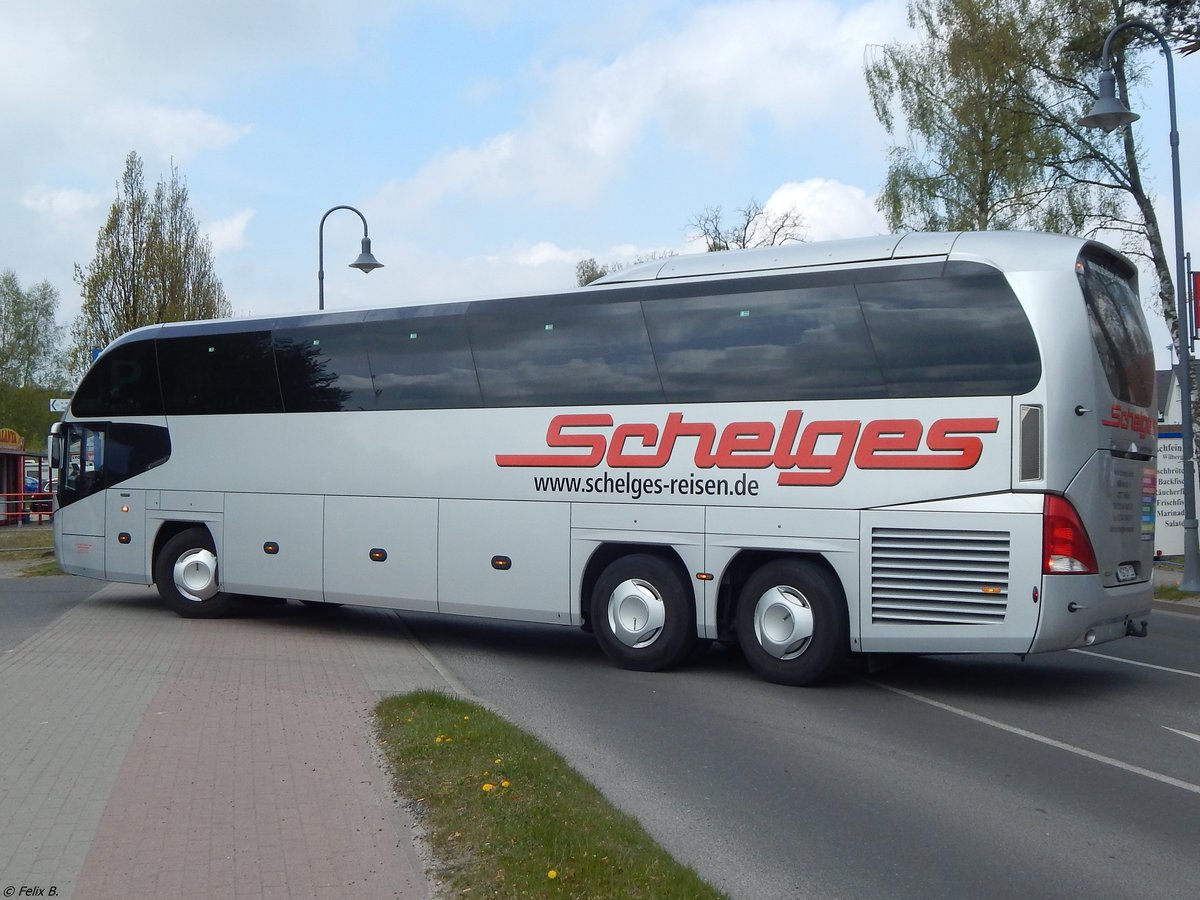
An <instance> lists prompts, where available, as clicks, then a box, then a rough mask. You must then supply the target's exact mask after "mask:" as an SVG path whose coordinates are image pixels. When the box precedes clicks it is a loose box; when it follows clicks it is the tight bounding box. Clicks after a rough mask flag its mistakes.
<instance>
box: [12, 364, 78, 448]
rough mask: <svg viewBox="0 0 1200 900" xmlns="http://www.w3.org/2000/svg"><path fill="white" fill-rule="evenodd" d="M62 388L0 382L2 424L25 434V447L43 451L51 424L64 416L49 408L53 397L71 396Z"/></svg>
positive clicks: (20, 433) (23, 435)
mask: <svg viewBox="0 0 1200 900" xmlns="http://www.w3.org/2000/svg"><path fill="white" fill-rule="evenodd" d="M69 393H70V392H69V391H64V390H63V389H62V388H42V387H34V386H29V387H24V386H19V385H12V384H9V383H8V382H6V381H5V382H0V426H3V427H5V428H12V429H14V430H15V431H16V432H17V433H18V434H19V435H21V436H22V437H23V438H25V449H26V450H27V451H29V452H31V453H40V452H42V451H44V450H45V449H46V435H47V433H49V431H50V425H51V424H52V423H54V422H57V421H58V420H59V419H61V418H62V414H61V413H52V412H50V400H51V398H53V397H66V396H69Z"/></svg>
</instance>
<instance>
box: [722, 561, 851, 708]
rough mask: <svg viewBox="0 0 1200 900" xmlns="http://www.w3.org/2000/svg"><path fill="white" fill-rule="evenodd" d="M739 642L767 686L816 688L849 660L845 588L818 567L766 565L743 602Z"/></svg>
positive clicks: (739, 608) (799, 563)
mask: <svg viewBox="0 0 1200 900" xmlns="http://www.w3.org/2000/svg"><path fill="white" fill-rule="evenodd" d="M737 637H738V644H740V645H741V648H742V653H743V654H744V655H745V657H746V661H747V662H748V663H750V666H751V668H753V669H754V671H756V672H757V673H758V674H759V675H760V676H762V677H763V678H764V679H766V680H767V681H771V682H774V683H775V684H789V685H807V684H816V683H817V682H819V681H822V680H824V679H826V678H828V677H829V676H830V675H832V674H833V673H834V672H835V671H836V670H837V668H838V667H839V666H840V665H841V664H842V663H843V662H844V661H845V660H846V659H847V657H848V656H849V652H850V622H849V615H848V610H847V608H846V600H845V596H844V595H843V593H842V590H841V585H839V584H838V581H837V579H836V577H835V576H834V575H833V573H831V572H830V571H829V570H827V569H825V568H823V567H821V566H819V565H816V564H815V563H811V562H804V561H801V560H791V559H780V560H775V561H774V562H770V563H767V564H766V565H765V566H763V567H762V568H761V569H759V570H758V571H757V572H755V573H754V574H753V575H752V576H751V577H750V578H749V579H748V580H747V581H746V584H745V586H744V587H743V588H742V591H741V594H740V595H739V597H738V604H737Z"/></svg>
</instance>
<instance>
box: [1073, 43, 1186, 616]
mask: <svg viewBox="0 0 1200 900" xmlns="http://www.w3.org/2000/svg"><path fill="white" fill-rule="evenodd" d="M1128 28H1139V29H1141V30H1142V31H1146V32H1149V33H1150V34H1152V35H1154V37H1155V38H1156V39H1157V40H1158V43H1159V46H1160V47H1162V52H1163V56H1165V57H1166V59H1167V93H1168V97H1169V100H1170V110H1171V188H1172V190H1173V192H1174V199H1175V312H1176V315H1177V316H1181V317H1182V316H1185V315H1186V310H1187V286H1186V284H1185V283H1184V282H1185V280H1186V270H1185V269H1184V264H1183V191H1182V190H1181V189H1180V186H1179V126H1178V123H1177V120H1176V116H1175V63H1174V61H1173V60H1172V59H1171V46H1170V45H1169V44H1168V43H1167V39H1166V38H1165V37H1163V36H1162V35H1161V34H1160V33H1159V32H1158V31H1156V30H1155V29H1154V28H1152V27H1151V26H1149V25H1147V24H1146V23H1145V22H1139V21H1136V20H1134V21H1130V22H1122V23H1121V24H1120V25H1118V26H1117V27H1116V28H1114V29H1113V30H1112V31H1110V32H1109V33H1108V37H1106V38H1105V39H1104V53H1103V55H1102V56H1101V60H1100V84H1099V95H1100V96H1099V98H1098V99H1097V100H1096V105H1095V106H1093V107H1092V111H1091V112H1090V113H1088V114H1087V115H1086V116H1084V117H1083V118H1082V119H1080V120H1079V124H1080V125H1083V126H1085V127H1087V128H1103V129H1104V130H1105V131H1106V132H1108V131H1112V130H1113V129H1114V128H1120V127H1121V126H1123V125H1129V124H1130V123H1132V122H1136V121H1137V120H1138V118H1140V117H1139V116H1138V114H1137V113H1134V112H1130V111H1129V109H1127V108H1126V106H1125V104H1124V103H1122V102H1121V101H1120V100H1118V99H1117V91H1116V79H1115V78H1114V76H1113V72H1112V57H1111V55H1110V52H1109V51H1110V49H1111V47H1112V42H1113V38H1115V37H1116V36H1117V35H1118V34H1120V33H1121V32H1122V31H1125V30H1126V29H1128ZM1186 328H1187V326H1186V322H1181V323H1180V326H1179V327H1178V328H1176V334H1175V343H1176V349H1177V351H1178V356H1179V393H1180V394H1181V397H1180V404H1179V407H1180V425H1181V426H1182V429H1183V580H1182V581H1181V582H1180V584H1179V587H1180V589H1181V590H1184V591H1189V592H1192V593H1196V592H1200V541H1198V540H1197V535H1196V465H1195V459H1194V457H1195V450H1196V439H1195V436H1194V435H1193V433H1192V352H1191V346H1190V341H1189V340H1188V337H1187V333H1186Z"/></svg>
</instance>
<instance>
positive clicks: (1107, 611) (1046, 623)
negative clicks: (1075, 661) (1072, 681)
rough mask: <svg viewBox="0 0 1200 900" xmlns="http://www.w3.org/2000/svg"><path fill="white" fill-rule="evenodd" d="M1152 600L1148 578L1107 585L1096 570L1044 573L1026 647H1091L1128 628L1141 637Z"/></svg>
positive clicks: (1034, 649) (1042, 650) (1040, 650)
mask: <svg viewBox="0 0 1200 900" xmlns="http://www.w3.org/2000/svg"><path fill="white" fill-rule="evenodd" d="M1153 601H1154V585H1153V584H1152V583H1151V582H1149V581H1144V582H1138V583H1136V584H1127V585H1121V586H1119V587H1109V588H1106V587H1103V586H1102V585H1101V584H1100V578H1099V576H1096V575H1049V576H1046V577H1045V578H1043V579H1042V597H1041V602H1042V614H1041V618H1040V621H1039V622H1038V629H1037V634H1036V635H1034V638H1033V644H1032V645H1031V646H1030V648H1029V652H1030V653H1045V652H1047V651H1049V650H1070V649H1072V648H1075V647H1090V646H1093V645H1095V644H1103V643H1105V642H1107V641H1115V640H1118V639H1119V638H1123V637H1125V636H1126V635H1131V634H1132V635H1137V636H1139V637H1145V634H1146V627H1147V622H1148V620H1149V618H1150V608H1151V606H1152V605H1153Z"/></svg>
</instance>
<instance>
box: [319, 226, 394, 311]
mask: <svg viewBox="0 0 1200 900" xmlns="http://www.w3.org/2000/svg"><path fill="white" fill-rule="evenodd" d="M337 209H348V210H350V212H352V213H354V214H355V215H356V216H358V217H359V218H360V219H362V223H363V237H362V252H361V253H359V254H358V259H356V260H355V261H354V262H352V263H350V268H352V269H358V270H359V271H360V272H362V273H363V274H364V275H369V274H370V273H371V272H373V271H375V270H376V269H382V268H383V263H381V262H380V261H379V260H377V259H376V258H375V257H374V256H373V255H372V254H371V239H370V238H369V237H368V236H367V217H366V216H364V215H363V214H362V213H360V212H359V211H358V210H357V209H355V208H354V207H353V206H335V207H333V208H331V209H328V210H326V211H325V215H323V216H321V227H320V228H318V229H317V309H324V308H325V220H326V219H328V218H329V214H330V213H331V212H333V211H334V210H337Z"/></svg>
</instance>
